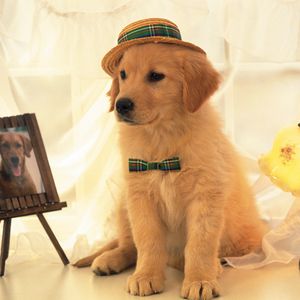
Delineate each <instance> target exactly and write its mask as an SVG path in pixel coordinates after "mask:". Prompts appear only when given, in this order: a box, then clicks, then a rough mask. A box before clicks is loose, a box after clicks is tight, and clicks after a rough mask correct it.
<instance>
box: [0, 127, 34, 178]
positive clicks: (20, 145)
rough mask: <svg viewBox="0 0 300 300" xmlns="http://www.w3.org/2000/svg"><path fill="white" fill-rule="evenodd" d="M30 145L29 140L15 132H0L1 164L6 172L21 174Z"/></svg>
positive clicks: (15, 174)
mask: <svg viewBox="0 0 300 300" xmlns="http://www.w3.org/2000/svg"><path fill="white" fill-rule="evenodd" d="M31 150H32V145H31V143H30V140H29V139H28V138H27V137H25V136H23V135H21V134H17V133H13V132H5V133H1V134H0V154H1V158H2V166H3V168H4V170H5V171H6V173H7V174H9V175H12V176H15V177H18V176H21V175H22V172H23V169H24V164H25V156H27V157H30V152H31Z"/></svg>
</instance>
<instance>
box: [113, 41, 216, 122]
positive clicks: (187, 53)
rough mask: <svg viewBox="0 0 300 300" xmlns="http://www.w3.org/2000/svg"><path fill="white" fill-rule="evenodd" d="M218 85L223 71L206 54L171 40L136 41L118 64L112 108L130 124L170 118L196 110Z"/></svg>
mask: <svg viewBox="0 0 300 300" xmlns="http://www.w3.org/2000/svg"><path fill="white" fill-rule="evenodd" d="M218 85H219V74H218V73H217V72H216V71H215V70H214V69H213V67H212V66H211V64H210V63H209V62H208V60H207V59H206V57H205V56H204V55H203V54H200V53H198V52H196V51H193V50H190V49H187V48H184V47H181V46H177V45H171V44H169V45H167V44H144V45H136V46H132V47H130V48H129V49H128V50H127V51H126V52H125V53H124V55H123V57H122V59H121V60H120V62H119V65H118V67H117V68H116V71H115V74H114V77H113V82H112V86H111V89H110V92H109V96H110V101H111V107H110V111H113V110H114V111H115V114H116V117H117V119H118V120H119V121H122V122H126V123H127V124H130V125H146V124H152V123H153V124H154V123H158V122H160V121H164V122H166V121H167V120H168V119H169V120H172V119H174V118H176V117H179V116H181V115H183V114H186V113H188V114H189V113H194V112H196V111H197V110H198V109H199V108H200V106H201V104H202V103H203V102H204V101H205V100H207V99H208V98H209V97H210V96H211V95H212V94H213V92H214V91H215V90H216V89H217V88H218Z"/></svg>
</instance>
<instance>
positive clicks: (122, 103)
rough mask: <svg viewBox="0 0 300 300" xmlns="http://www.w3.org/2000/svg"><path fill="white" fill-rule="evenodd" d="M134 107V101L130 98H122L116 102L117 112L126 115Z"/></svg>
mask: <svg viewBox="0 0 300 300" xmlns="http://www.w3.org/2000/svg"><path fill="white" fill-rule="evenodd" d="M133 107H134V103H133V102H132V100H131V99H129V98H120V99H119V100H118V101H117V104H116V109H117V112H118V113H119V114H121V115H126V114H127V113H128V112H130V111H132V110H133Z"/></svg>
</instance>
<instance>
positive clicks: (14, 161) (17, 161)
mask: <svg viewBox="0 0 300 300" xmlns="http://www.w3.org/2000/svg"><path fill="white" fill-rule="evenodd" d="M10 161H11V162H12V163H13V164H14V165H18V164H19V158H18V157H17V156H12V157H11V158H10Z"/></svg>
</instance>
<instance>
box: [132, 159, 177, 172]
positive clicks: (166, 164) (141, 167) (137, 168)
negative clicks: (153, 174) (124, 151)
mask: <svg viewBox="0 0 300 300" xmlns="http://www.w3.org/2000/svg"><path fill="white" fill-rule="evenodd" d="M128 164H129V172H141V171H149V170H162V171H180V162H179V157H172V158H169V159H165V160H163V161H160V162H147V161H144V160H141V159H135V158H129V160H128Z"/></svg>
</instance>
